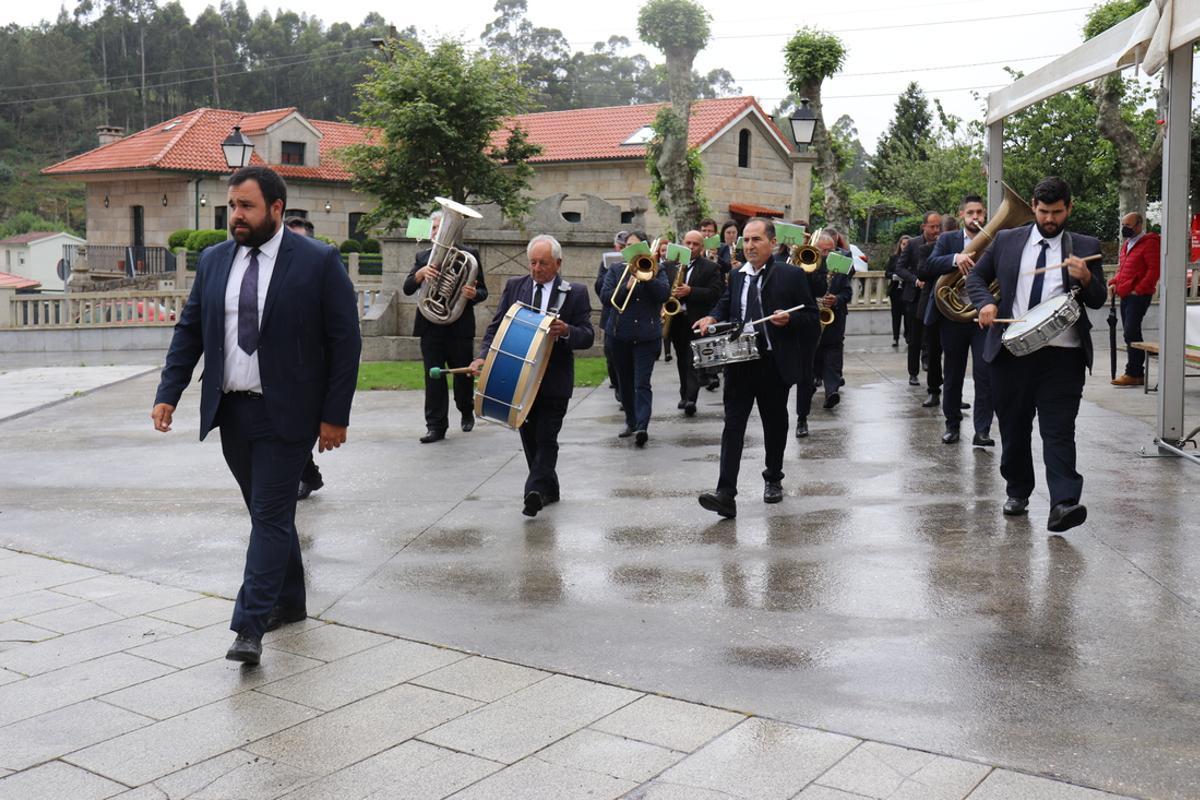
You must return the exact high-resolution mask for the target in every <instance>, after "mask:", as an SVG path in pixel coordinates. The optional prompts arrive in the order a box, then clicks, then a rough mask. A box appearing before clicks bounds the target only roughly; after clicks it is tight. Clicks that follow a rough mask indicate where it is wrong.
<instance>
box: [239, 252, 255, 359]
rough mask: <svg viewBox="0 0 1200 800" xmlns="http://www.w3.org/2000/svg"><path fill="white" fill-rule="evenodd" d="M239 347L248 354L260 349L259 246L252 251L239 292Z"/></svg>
mask: <svg viewBox="0 0 1200 800" xmlns="http://www.w3.org/2000/svg"><path fill="white" fill-rule="evenodd" d="M238 347H240V348H242V350H243V351H245V353H246V355H254V351H255V350H257V349H258V248H257V247H256V248H254V249H253V250H251V251H250V266H249V267H247V268H246V274H245V275H243V276H242V288H241V289H240V291H239V292H238Z"/></svg>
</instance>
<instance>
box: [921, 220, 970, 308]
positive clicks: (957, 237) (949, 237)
mask: <svg viewBox="0 0 1200 800" xmlns="http://www.w3.org/2000/svg"><path fill="white" fill-rule="evenodd" d="M976 235H978V234H976ZM966 241H967V240H966V236H965V235H964V234H963V231H962V229H961V228H960V229H959V230H956V231H946V232H945V233H943V234H942V235H941V236H939V237H938V239H937V241H936V242H935V243H934V245H933V250H932V251H930V253H929V258H927V259H925V271H926V272H927V273H929V275H930V276H932V282H933V283H935V284H936V283H937V280H938V278H940V277H942V276H943V275H948V274H949V273H951V272H958V267H956V266H954V257H955V256H956V255H958V254H959V253H961V252H962V251H963V248H964V247H965V246H966ZM944 318H945V317H944V315H943V314H942V312H941V311H939V310H938V307H937V302H936V301H935V302H932V303H929V305H928V306H926V308H925V320H924V321H925V324H926V325H932V324H933V323H934V322H937V321H938V320H940V319H944Z"/></svg>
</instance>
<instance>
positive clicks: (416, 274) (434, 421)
mask: <svg viewBox="0 0 1200 800" xmlns="http://www.w3.org/2000/svg"><path fill="white" fill-rule="evenodd" d="M441 224H442V212H441V211H435V212H434V213H433V230H432V233H431V234H430V237H431V238H432V239H435V240H436V239H437V234H438V230H439V229H440V227H441ZM451 244H454V246H456V247H458V249H460V250H463V251H464V252H467V253H470V254H471V256H472V257H474V259H475V262H476V263H477V264H479V272H478V273H477V275H476V277H475V281H474V283H473V284H468V285H466V286H464V287H463V289H462V293H463V297H465V298H467V305H466V308H464V309H463V312H462V316H460V317H459V318H458V319H456V320H454V321H453V322H450V323H441V322H434V321H432V320H430V319H427V318H426V317H425V315H424V314H421V313H420V312H419V311H418V312H417V316H416V319H415V320H414V321H413V336H419V337H421V362H422V369H423V370H424V373H425V435H424V436H422V437H421V439H420V441H421V444H429V443H430V442H437V441H440V440H442V439H445V438H446V430H447V429H448V428H449V427H450V397H449V392H448V391H447V389H446V379H445V378H442V377H439V378H431V377H430V376H429V370H430V369H431V368H432V367H438V368H439V369H443V368H445V367H450V368H452V369H457V368H458V367H465V366H467V365H468V364H470V363H471V356H473V355H474V354H475V306H476V305H477V304H478V303H482V302H483V301H484V300H487V296H488V290H487V283H485V282H484V279H483V261H481V260H480V258H479V251H478V250H476V249H475V248H474V247H467V246H465V245H462V244H459V243H457V242H454V243H451ZM432 253H433V248H428V249H425V250H422V251H420V252H419V253H417V257H416V259H415V260H414V263H413V267H412V269H411V270H410V271H409V273H408V277H406V278H405V279H404V293H405V294H407V295H411V294H415V293H416V292H417V291H419V290H420V288H421V286H422V285H423V284H424V283H425V281H429V280H437V277H438V275H439V274H440V273H439V271H438V269H437V268H436V267H434V266H433V265H432V264H430V263H429V257H430V255H431V254H432ZM453 381H454V405H455V407H456V408H458V411H459V414H460V415H461V417H462V419H461V427H462V430H463V433H469V432H470V431H471V430H472V429H473V428H474V427H475V385H474V383H473V382H472V381H471V376H470V375H465V374H462V373H458V374H456V375H454V376H453Z"/></svg>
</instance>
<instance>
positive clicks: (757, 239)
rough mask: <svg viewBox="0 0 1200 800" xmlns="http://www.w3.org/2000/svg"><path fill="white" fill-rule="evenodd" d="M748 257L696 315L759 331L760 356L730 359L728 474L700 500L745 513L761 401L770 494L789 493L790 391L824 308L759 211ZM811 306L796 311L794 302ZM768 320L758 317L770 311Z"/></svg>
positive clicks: (700, 324) (766, 495)
mask: <svg viewBox="0 0 1200 800" xmlns="http://www.w3.org/2000/svg"><path fill="white" fill-rule="evenodd" d="M742 239H743V245H744V247H745V254H746V263H745V264H743V265H742V267H741V268H740V269H738V270H736V271H734V272H732V273H730V276H729V285H728V286H727V287H726V288H725V291H724V292H723V293H722V294H721V299H719V300H718V301H717V304H716V306H715V307H713V310H712V313H711V314H710V315H709V316H707V317H704V318H703V319H700V320H698V321H697V322H696V327H697V329H699V331H700V333H701V334H702V335H703V334H704V333H706V332H707V331H708V329H709V328H711V327H712V326H713V325H714V324H715V323H718V322H726V321H730V322H732V323H733V326H734V330H735V331H740V332H741V333H740V335H741V336H754V337H755V339H756V341H757V344H758V351H759V354H760V355H759V357H758V358H757V359H755V360H754V361H742V362H739V363H735V364H729V365H727V366H726V367H725V428H724V430H723V431H722V432H721V474H720V477H719V478H718V480H717V490H716V491H715V492H705V493H704V494H702V495H700V498H699V499H700V505H701V506H703V507H704V508H706V509H708V510H709V511H715V512H716V513H718V514H720V515H721V516H722V517H735V516H737V503H736V501H735V498H736V497H737V480H738V471H739V470H740V468H741V461H742V448H743V446H744V444H745V436H746V423H747V421H748V420H749V419H750V412H751V411H752V410H753V409H754V406H755V404H756V403H757V404H758V414H759V416H760V417H761V418H762V426H763V444H764V447H765V449H766V469H765V470H763V480H765V481H766V487H765V489H764V491H763V502H766V503H778V502H780V501H781V500H783V477H784V476H783V452H784V449H785V448H786V446H787V433H788V410H787V398H788V391H789V390H790V388H791V386H792V384H794V383H795V382H796V380H797V379H798V377H799V374H800V337H801V335H802V334H801V332H802V331H803V330H811V327H810V326H805V325H804V323H803V320H804V319H805V318H806V317H809V318H811V317H813V316H815V315H816V313H817V309H816V304H815V302H814V300H813V296H812V291H811V289H809V285H808V276H807V275H805V273H804V271H803V270H802V269H800V268H799V267H793V266H792V265H790V264H787V263H782V262H778V263H777V262H776V261H775V260H774V258H773V257H772V255H771V254H772V252H773V251H774V250H775V225H774V223H772V222H771V221H770V220H769V219H762V218H759V217H755V218H754V219H752V220H750V221H749V222H747V223H746V227H745V228H744V229H743V231H742ZM796 306H803V308H800V309H798V310H795V311H789V310H788V309H792V308H795V307H796ZM768 316H769V317H770V318H769V319H768V320H767V321H766V322H759V323H758V324H757V325H751V323H752V322H757V321H758V320H760V319H762V318H764V317H768Z"/></svg>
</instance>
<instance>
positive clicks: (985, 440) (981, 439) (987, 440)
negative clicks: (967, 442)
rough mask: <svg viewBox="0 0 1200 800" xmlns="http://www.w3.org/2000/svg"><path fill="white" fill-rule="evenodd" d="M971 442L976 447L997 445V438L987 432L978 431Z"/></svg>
mask: <svg viewBox="0 0 1200 800" xmlns="http://www.w3.org/2000/svg"><path fill="white" fill-rule="evenodd" d="M971 444H972V445H973V446H974V447H995V446H996V440H995V439H993V438H992V437H990V436H988V435H987V434H986V433H976V434H975V437H974V438H973V439H971Z"/></svg>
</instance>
